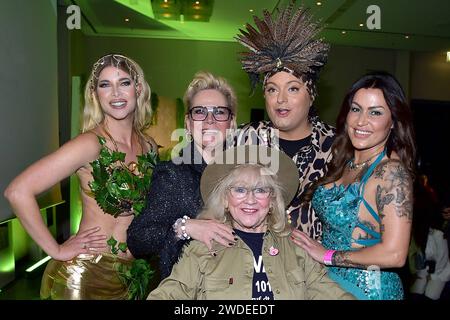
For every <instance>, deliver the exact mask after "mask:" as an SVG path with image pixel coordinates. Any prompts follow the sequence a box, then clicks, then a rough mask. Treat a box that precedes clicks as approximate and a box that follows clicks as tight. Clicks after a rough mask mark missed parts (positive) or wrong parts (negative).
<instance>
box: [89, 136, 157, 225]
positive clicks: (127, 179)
mask: <svg viewBox="0 0 450 320" xmlns="http://www.w3.org/2000/svg"><path fill="white" fill-rule="evenodd" d="M98 140H99V142H100V144H101V146H102V148H101V150H100V156H99V158H98V159H96V160H94V161H93V162H91V163H90V164H91V166H92V177H93V180H92V181H90V182H89V187H90V188H91V191H92V193H93V194H94V198H95V200H96V201H97V204H98V205H99V206H100V208H102V210H103V211H104V212H105V213H108V214H111V215H113V216H114V217H117V216H118V215H120V214H134V215H135V216H138V215H139V214H140V213H141V211H142V210H143V209H144V206H145V196H146V194H147V191H148V189H149V187H150V183H151V178H152V173H153V169H154V167H155V165H156V164H157V162H158V160H159V159H158V154H157V153H156V152H155V151H153V150H152V151H149V152H148V153H146V154H143V155H139V156H137V160H138V163H137V164H136V163H134V162H132V163H130V164H129V165H128V166H127V165H126V164H125V153H123V152H119V151H112V150H111V149H109V148H108V147H107V146H106V139H105V138H104V137H100V136H98Z"/></svg>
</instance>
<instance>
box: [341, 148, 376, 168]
mask: <svg viewBox="0 0 450 320" xmlns="http://www.w3.org/2000/svg"><path fill="white" fill-rule="evenodd" d="M381 152H383V151H381ZM381 152H378V153H376V154H374V155H373V156H371V157H369V159H367V160H366V161H363V162H361V163H355V158H352V159H350V161H349V162H348V167H349V169H350V170H358V169H361V168H364V167H366V166H367V165H368V164H369V162H370V161H371V160H372V159H373V158H375V157H376V156H378V155H379V154H381Z"/></svg>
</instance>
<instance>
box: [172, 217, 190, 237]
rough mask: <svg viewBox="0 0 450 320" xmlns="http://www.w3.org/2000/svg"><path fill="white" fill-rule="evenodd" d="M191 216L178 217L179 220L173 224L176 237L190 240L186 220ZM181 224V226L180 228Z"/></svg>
mask: <svg viewBox="0 0 450 320" xmlns="http://www.w3.org/2000/svg"><path fill="white" fill-rule="evenodd" d="M189 219H190V217H188V216H186V215H185V216H183V218H178V219H177V221H175V223H174V224H173V226H172V228H173V231H174V232H175V234H176V237H177V238H178V239H180V240H189V239H190V238H191V237H190V236H189V235H188V234H187V232H186V221H187V220H189ZM180 225H181V227H180V228H178V227H179V226H180Z"/></svg>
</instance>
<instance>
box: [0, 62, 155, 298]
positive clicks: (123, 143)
mask: <svg viewBox="0 0 450 320" xmlns="http://www.w3.org/2000/svg"><path fill="white" fill-rule="evenodd" d="M150 115H151V107H150V87H149V85H148V83H147V82H146V80H145V78H144V74H143V71H142V69H141V68H140V67H139V65H138V64H137V63H136V62H134V61H133V60H131V59H129V58H127V57H125V56H122V55H118V54H108V55H106V56H103V57H102V58H100V59H99V60H98V61H97V62H96V63H95V64H94V66H93V69H92V72H91V75H90V77H89V79H88V82H87V85H86V89H85V107H84V114H83V128H82V131H83V133H82V134H80V135H78V136H77V137H76V138H74V139H72V140H71V141H69V142H67V143H66V144H64V145H63V146H62V147H61V148H59V149H58V150H57V151H55V152H54V153H52V154H50V155H48V156H46V157H44V158H42V159H41V160H39V161H37V162H36V163H34V164H32V165H31V166H30V167H29V168H27V169H26V170H25V171H24V172H22V173H21V174H20V175H19V176H18V177H17V178H15V179H14V180H13V181H12V182H11V184H10V185H9V186H8V188H7V190H6V192H5V196H6V197H7V199H8V200H9V202H10V204H11V206H12V208H13V210H14V212H15V213H16V215H17V216H18V218H19V219H20V221H21V223H22V225H23V226H24V228H25V229H26V230H27V232H28V233H29V234H30V236H31V237H32V238H33V239H34V241H36V243H37V244H38V245H39V246H40V247H41V248H42V249H43V250H44V251H45V252H46V253H47V254H48V255H49V256H51V257H52V258H53V259H52V260H51V261H50V262H49V263H48V265H47V268H46V270H45V273H44V276H43V279H42V285H41V298H44V299H127V298H139V296H141V297H142V295H143V294H145V289H146V288H144V287H145V286H146V284H148V281H149V279H150V276H151V273H152V271H151V270H150V268H149V267H148V264H146V263H143V261H137V262H136V260H134V259H133V256H132V255H131V253H130V252H129V251H128V250H127V246H126V230H127V228H128V225H129V224H130V223H131V221H132V220H133V218H134V216H136V215H138V214H139V213H140V211H141V210H142V208H143V204H144V198H145V194H146V191H147V189H148V187H149V185H150V179H151V174H152V170H153V167H154V165H155V162H156V158H157V153H156V151H157V148H156V146H155V143H154V141H153V139H151V138H150V137H148V136H146V135H145V133H144V129H145V128H146V127H147V123H148V120H149V119H150ZM73 173H76V174H77V176H78V178H79V180H80V185H81V191H82V192H81V198H82V204H83V215H82V218H81V222H80V226H79V231H78V232H77V234H75V235H73V236H71V237H70V238H69V239H67V240H66V241H65V242H64V243H62V244H58V243H57V242H56V240H55V239H54V238H53V237H52V235H51V233H50V232H49V230H48V229H47V227H46V225H45V224H44V222H43V220H42V218H41V215H40V212H39V207H38V205H37V202H36V196H37V195H38V194H40V193H42V192H44V191H46V190H48V189H49V188H50V187H52V186H53V185H54V184H56V183H58V182H60V181H61V180H63V179H65V178H67V177H68V176H70V175H72V174H73ZM136 275H140V276H142V279H136V277H135V276H136ZM136 284H138V285H137V286H136Z"/></svg>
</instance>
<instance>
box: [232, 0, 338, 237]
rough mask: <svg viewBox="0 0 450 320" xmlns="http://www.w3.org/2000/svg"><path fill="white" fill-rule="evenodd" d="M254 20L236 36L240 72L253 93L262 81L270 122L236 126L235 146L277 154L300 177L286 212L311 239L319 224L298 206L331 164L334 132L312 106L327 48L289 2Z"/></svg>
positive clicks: (306, 15) (313, 24)
mask: <svg viewBox="0 0 450 320" xmlns="http://www.w3.org/2000/svg"><path fill="white" fill-rule="evenodd" d="M263 16H264V17H263V18H262V19H260V18H258V17H257V16H255V17H254V21H255V25H256V27H257V29H255V28H254V27H253V26H251V25H250V24H248V23H247V24H246V30H242V29H240V34H238V35H237V36H236V39H237V40H238V42H240V43H241V44H243V45H244V46H245V47H247V48H248V49H249V50H250V52H243V53H241V62H242V68H243V69H244V70H245V71H246V72H247V73H248V75H249V77H250V80H251V86H252V90H254V89H255V87H256V86H257V85H258V83H261V82H262V86H263V91H264V98H265V101H266V110H267V113H268V115H269V118H270V121H259V122H253V123H249V124H246V125H243V126H241V128H240V130H239V131H238V133H237V135H236V139H235V144H237V145H240V144H262V145H268V146H270V147H274V148H277V149H281V150H282V151H284V152H285V153H286V154H288V155H289V156H290V157H291V158H292V159H293V161H294V162H295V163H296V165H297V168H298V170H299V173H300V185H299V189H298V192H297V196H296V197H295V198H294V200H293V201H292V202H291V204H290V206H289V208H288V210H287V213H288V219H289V222H290V223H291V224H292V226H293V227H295V228H298V229H300V230H302V231H304V232H307V233H308V234H309V235H310V236H311V237H312V238H314V239H318V238H320V236H321V231H322V228H321V223H320V221H319V220H318V219H317V218H316V215H315V213H314V211H313V209H312V208H311V205H310V204H305V205H300V202H301V196H302V194H303V193H304V192H305V191H306V190H307V188H308V187H309V186H310V185H311V183H312V182H313V181H315V180H317V179H318V178H320V177H322V176H323V175H324V174H325V173H326V166H327V163H328V162H329V161H330V160H331V154H330V151H331V145H332V142H333V140H334V135H335V131H334V128H333V127H331V126H329V125H327V124H326V123H324V122H322V121H320V120H319V118H318V116H317V114H316V111H315V108H314V106H313V102H314V100H315V98H316V97H317V88H316V85H317V80H318V77H319V72H320V70H321V69H322V67H323V66H324V65H325V63H326V61H327V56H328V51H329V45H328V44H327V43H325V42H324V41H323V40H322V39H316V36H317V35H318V33H319V32H320V31H321V29H322V26H321V24H320V23H319V22H317V21H315V20H314V19H313V16H312V15H311V13H310V11H309V9H307V8H303V7H298V8H297V9H296V8H295V2H294V1H292V2H291V3H290V4H289V5H288V6H287V7H285V8H282V9H281V10H278V14H277V15H272V14H270V13H269V12H268V11H267V10H264V11H263Z"/></svg>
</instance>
